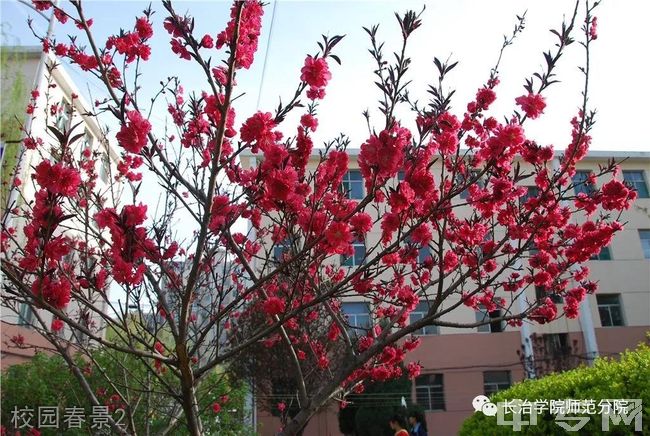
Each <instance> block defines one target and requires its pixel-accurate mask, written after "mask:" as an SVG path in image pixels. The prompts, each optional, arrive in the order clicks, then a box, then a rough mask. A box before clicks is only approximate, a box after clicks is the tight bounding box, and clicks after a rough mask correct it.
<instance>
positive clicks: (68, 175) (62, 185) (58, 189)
mask: <svg viewBox="0 0 650 436" xmlns="http://www.w3.org/2000/svg"><path fill="white" fill-rule="evenodd" d="M34 178H35V179H36V182H37V183H38V184H39V185H41V187H42V188H44V189H47V190H48V192H50V193H52V194H58V195H62V196H64V197H73V196H75V195H76V194H77V189H79V185H80V184H81V177H80V175H79V171H77V170H76V169H74V168H69V167H66V166H64V165H63V164H62V163H61V162H59V163H57V164H55V165H52V164H51V163H50V161H47V160H44V161H42V162H41V163H40V164H38V165H37V166H36V171H35V173H34Z"/></svg>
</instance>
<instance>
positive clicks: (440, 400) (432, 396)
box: [415, 374, 445, 410]
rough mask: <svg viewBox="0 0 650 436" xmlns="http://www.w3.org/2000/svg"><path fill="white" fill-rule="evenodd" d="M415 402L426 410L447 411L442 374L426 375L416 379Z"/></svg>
mask: <svg viewBox="0 0 650 436" xmlns="http://www.w3.org/2000/svg"><path fill="white" fill-rule="evenodd" d="M415 402H416V403H417V404H418V405H419V406H422V408H423V409H424V410H445V392H444V384H443V377H442V374H425V375H421V376H419V377H416V379H415Z"/></svg>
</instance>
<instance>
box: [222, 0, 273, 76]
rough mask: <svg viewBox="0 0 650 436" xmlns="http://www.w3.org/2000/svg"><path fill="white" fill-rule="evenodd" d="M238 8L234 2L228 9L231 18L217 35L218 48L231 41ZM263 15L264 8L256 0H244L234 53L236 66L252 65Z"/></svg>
mask: <svg viewBox="0 0 650 436" xmlns="http://www.w3.org/2000/svg"><path fill="white" fill-rule="evenodd" d="M238 8H239V5H238V4H237V2H234V4H233V6H232V8H231V9H230V18H231V20H230V21H229V22H228V25H227V27H226V30H224V31H222V32H221V33H219V35H217V42H216V46H217V48H218V49H221V48H222V47H223V46H224V45H230V44H231V43H232V39H233V37H234V33H235V19H236V18H237V10H238ZM263 15H264V8H263V7H262V4H261V3H260V2H259V1H258V0H245V2H244V5H243V6H242V11H241V18H240V20H239V38H238V39H237V51H236V53H235V66H236V67H237V68H245V69H249V68H250V67H251V65H253V58H254V57H255V52H256V51H257V43H258V39H259V37H260V32H261V29H262V16H263Z"/></svg>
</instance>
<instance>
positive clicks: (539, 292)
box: [535, 286, 562, 304]
mask: <svg viewBox="0 0 650 436" xmlns="http://www.w3.org/2000/svg"><path fill="white" fill-rule="evenodd" d="M535 297H536V298H537V300H538V301H539V300H541V299H543V298H546V297H550V298H551V301H552V302H553V303H555V304H560V303H562V296H561V295H559V294H556V293H551V292H547V291H546V289H545V288H544V287H543V286H535Z"/></svg>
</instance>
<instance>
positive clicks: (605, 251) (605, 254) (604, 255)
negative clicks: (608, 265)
mask: <svg viewBox="0 0 650 436" xmlns="http://www.w3.org/2000/svg"><path fill="white" fill-rule="evenodd" d="M590 260H612V253H611V252H610V251H609V247H603V248H601V249H600V253H598V254H597V255H595V256H591V257H590Z"/></svg>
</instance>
